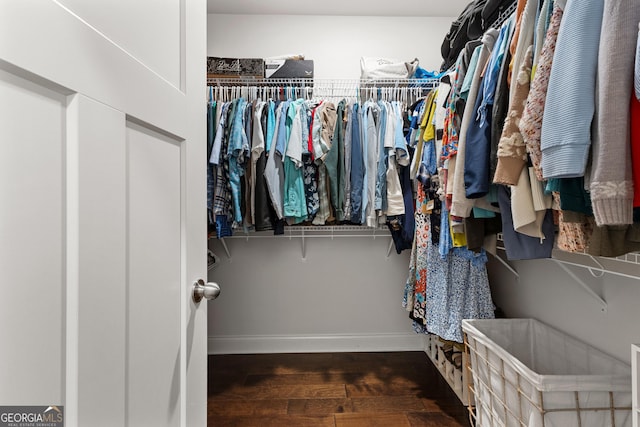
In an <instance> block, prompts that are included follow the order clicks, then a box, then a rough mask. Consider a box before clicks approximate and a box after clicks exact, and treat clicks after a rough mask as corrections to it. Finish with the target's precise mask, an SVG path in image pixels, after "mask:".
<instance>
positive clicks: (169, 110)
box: [0, 0, 206, 427]
mask: <svg viewBox="0 0 640 427" xmlns="http://www.w3.org/2000/svg"><path fill="white" fill-rule="evenodd" d="M129 3H130V2H125V1H121V2H119V3H118V4H116V5H115V6H114V7H115V9H117V10H118V11H119V12H118V13H115V12H114V13H115V14H111V13H110V12H107V11H105V10H104V9H103V7H104V4H103V3H102V2H82V3H80V2H76V1H75V0H62V1H55V0H6V1H3V2H0V28H2V32H3V37H0V120H2V126H0V170H1V172H0V174H2V175H0V178H1V179H0V181H1V182H0V200H1V202H0V233H1V234H0V242H1V243H0V281H1V287H0V289H1V292H2V293H1V294H0V301H1V302H0V339H2V342H7V343H12V345H11V347H10V348H11V351H5V352H3V353H2V355H0V384H3V385H5V386H3V387H0V403H2V404H3V405H9V404H16V405H64V406H65V418H66V419H65V426H69V427H72V426H78V425H80V426H92V427H94V426H127V425H128V426H135V427H138V426H146V425H150V426H151V425H152V426H154V427H156V426H157V427H162V426H178V425H180V426H196V427H204V426H205V425H206V304H200V305H199V306H196V305H195V304H194V303H193V302H192V301H191V298H190V294H191V289H192V286H193V283H194V282H195V281H196V280H197V279H199V278H202V277H205V274H206V268H205V266H206V199H205V197H206V196H205V195H206V191H205V184H206V171H205V166H206V163H205V161H204V153H205V152H206V142H205V132H206V124H205V118H206V116H205V91H204V86H205V72H204V68H203V67H204V65H203V64H204V59H205V57H206V49H205V43H206V5H205V2H204V1H203V0H190V1H189V2H187V1H186V0H170V1H169V0H168V1H164V2H150V1H146V2H145V3H144V4H145V5H146V6H145V7H146V9H147V10H146V13H143V10H142V9H144V8H143V7H141V6H140V5H139V4H137V3H136V5H129ZM152 3H153V4H152ZM156 3H157V4H156ZM129 7H130V8H133V9H127V10H125V9H126V8H129ZM74 8H75V11H74ZM119 25H121V26H119ZM147 28H148V29H149V31H145V30H146V29H147ZM134 29H141V30H140V31H133V30H134ZM167 135H169V136H167ZM14 343H15V345H14ZM3 348H9V347H8V346H5V347H3ZM7 384H11V386H10V387H7V386H6V385H7Z"/></svg>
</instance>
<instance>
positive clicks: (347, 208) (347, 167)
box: [344, 105, 353, 220]
mask: <svg viewBox="0 0 640 427" xmlns="http://www.w3.org/2000/svg"><path fill="white" fill-rule="evenodd" d="M352 118H353V106H351V105H348V106H347V107H346V120H347V127H346V129H345V131H344V218H345V220H348V219H350V218H351V134H352V132H353V122H352Z"/></svg>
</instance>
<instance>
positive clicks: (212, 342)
mask: <svg viewBox="0 0 640 427" xmlns="http://www.w3.org/2000/svg"><path fill="white" fill-rule="evenodd" d="M207 347H208V352H209V354H256V353H324V352H351V351H354V352H365V351H420V350H424V349H425V343H424V337H422V336H421V335H419V334H415V333H391V334H359V335H310V336H302V335H257V336H249V335H242V336H228V335H226V336H211V337H209V339H208V345H207Z"/></svg>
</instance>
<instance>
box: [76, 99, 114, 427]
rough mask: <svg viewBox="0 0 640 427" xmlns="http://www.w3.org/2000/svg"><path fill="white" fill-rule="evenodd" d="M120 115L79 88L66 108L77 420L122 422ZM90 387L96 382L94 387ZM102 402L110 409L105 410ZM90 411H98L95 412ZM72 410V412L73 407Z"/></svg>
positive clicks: (105, 423)
mask: <svg viewBox="0 0 640 427" xmlns="http://www.w3.org/2000/svg"><path fill="white" fill-rule="evenodd" d="M124 124H125V116H124V114H123V113H121V112H120V111H117V110H114V109H112V108H110V107H107V106H106V105H104V104H101V103H99V102H96V101H94V100H91V99H89V98H87V97H85V96H83V95H73V96H71V97H70V99H69V107H68V111H67V144H66V150H67V162H66V164H67V171H68V172H67V180H66V181H67V195H66V201H67V236H68V240H67V253H68V256H67V262H68V272H69V273H68V276H69V277H68V281H67V290H68V291H67V294H68V298H69V301H68V307H69V309H70V311H69V316H75V313H76V312H77V316H78V321H77V323H76V322H75V321H74V319H69V321H68V322H67V325H68V331H69V332H70V333H69V335H68V341H69V345H70V346H71V347H76V346H77V349H78V352H77V360H76V356H75V353H74V352H73V351H70V352H69V355H68V361H67V365H68V368H67V372H68V375H69V377H72V378H77V382H75V381H74V383H75V384H77V389H76V387H75V386H70V387H69V392H70V393H71V394H75V393H77V399H78V405H79V410H78V414H77V417H78V425H81V426H84V425H87V426H88V425H91V426H95V427H100V426H104V427H108V426H115V425H124V419H125V418H124V416H125V400H124V399H123V398H121V397H120V393H121V390H124V385H125V348H124V346H123V345H122V343H123V342H124V340H125V336H126V310H125V309H126V305H125V303H126V300H125V291H126V288H125V285H126V281H125V278H126V269H125V267H126V264H125V261H126V258H125V249H126V246H125V245H126V215H125V214H126V212H125V207H126V206H125V202H126V192H125V190H126V169H125V168H126V162H125V160H126V152H125V129H124ZM96 390H100V391H99V392H96ZM105 405H108V407H109V410H108V411H105V410H104V408H105ZM96 414H100V416H99V417H96ZM72 415H73V414H72Z"/></svg>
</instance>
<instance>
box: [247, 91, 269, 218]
mask: <svg viewBox="0 0 640 427" xmlns="http://www.w3.org/2000/svg"><path fill="white" fill-rule="evenodd" d="M265 105H266V103H265V102H258V103H257V104H256V108H255V111H254V118H253V138H252V144H251V173H250V186H249V187H250V188H249V192H250V194H251V201H250V209H249V210H250V212H251V224H255V223H256V216H255V209H254V207H255V205H256V165H257V163H258V159H259V158H260V156H261V155H262V153H264V149H265V142H264V133H263V132H262V125H261V122H260V119H261V117H262V112H263V110H264V108H265Z"/></svg>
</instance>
